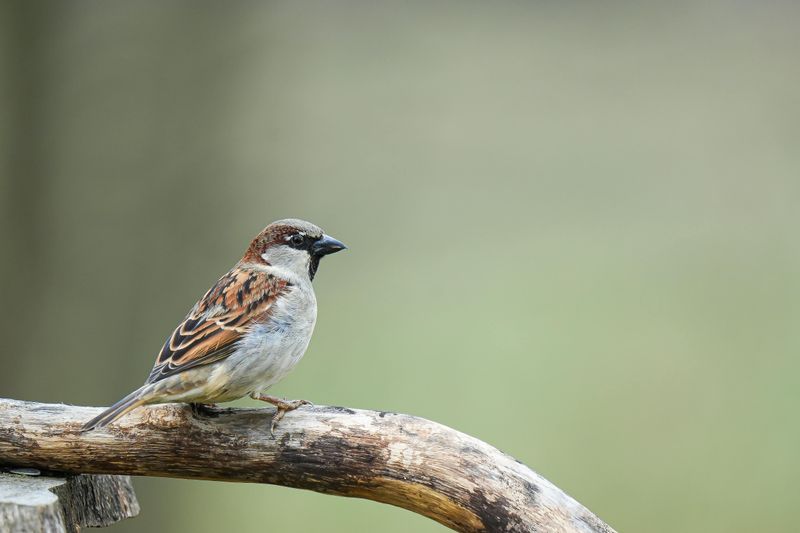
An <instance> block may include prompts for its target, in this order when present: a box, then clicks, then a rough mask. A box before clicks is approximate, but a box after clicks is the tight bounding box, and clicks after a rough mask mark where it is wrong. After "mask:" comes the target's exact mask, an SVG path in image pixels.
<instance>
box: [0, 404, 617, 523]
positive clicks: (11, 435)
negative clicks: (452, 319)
mask: <svg viewBox="0 0 800 533" xmlns="http://www.w3.org/2000/svg"><path fill="white" fill-rule="evenodd" d="M99 411H100V410H99V409H98V408H94V407H75V406H68V405H51V404H37V403H29V402H20V401H15V400H3V399H0V464H5V465H17V466H24V467H33V468H40V469H48V470H55V471H60V472H70V473H98V474H99V473H104V474H129V475H141V476H167V477H181V478H191V479H212V480H221V481H244V482H256V483H271V484H275V485H285V486H289V487H296V488H303V489H309V490H314V491H317V492H322V493H326V494H336V495H339V496H353V497H359V498H367V499H370V500H376V501H379V502H384V503H390V504H393V505H397V506H400V507H404V508H406V509H409V510H411V511H414V512H416V513H419V514H422V515H425V516H428V517H430V518H432V519H434V520H436V521H438V522H440V523H442V524H444V525H446V526H448V527H451V528H453V529H456V530H459V531H548V532H551V531H552V532H562V531H563V532H578V531H580V532H612V531H613V530H612V529H611V528H610V527H609V526H607V525H606V524H604V523H603V522H602V521H601V520H600V519H599V518H597V517H596V516H595V515H593V514H592V513H591V512H590V511H589V510H587V509H586V508H585V507H583V506H582V505H581V504H579V503H578V502H576V501H575V500H573V499H572V498H571V497H569V496H568V495H566V494H565V493H564V492H562V491H561V490H560V489H559V488H558V487H556V486H555V485H553V484H552V483H550V482H549V481H547V480H546V479H544V478H543V477H541V476H540V475H538V474H537V473H535V472H533V471H532V470H530V469H529V468H527V467H526V466H525V465H523V464H522V463H520V462H518V461H516V460H514V459H513V458H512V457H510V456H508V455H506V454H504V453H502V452H500V451H499V450H497V449H496V448H493V447H492V446H489V445H488V444H486V443H484V442H482V441H480V440H478V439H475V438H473V437H470V436H468V435H465V434H463V433H460V432H458V431H455V430H453V429H450V428H448V427H445V426H442V425H441V424H437V423H435V422H431V421H429V420H425V419H422V418H418V417H414V416H409V415H403V414H396V413H386V412H377V411H364V410H357V409H347V408H342V407H324V406H315V407H312V406H307V407H302V408H300V409H298V410H296V411H293V412H291V413H289V414H288V415H287V416H286V418H284V419H283V420H282V421H281V422H280V423H279V424H278V427H277V429H276V431H275V438H272V437H270V433H269V423H270V417H271V416H272V414H273V413H274V410H273V409H271V408H267V409H215V410H213V411H210V412H209V413H205V414H202V415H195V414H193V413H192V412H191V410H190V409H189V408H188V407H187V406H178V405H166V406H156V407H147V408H140V409H136V410H134V411H133V412H131V413H130V414H129V415H127V416H125V417H123V418H122V419H120V420H119V421H118V422H116V423H114V424H112V425H111V426H109V427H107V428H105V429H103V430H96V431H92V432H89V433H84V434H81V433H80V432H79V431H78V429H79V428H80V426H81V424H82V423H83V422H85V421H86V420H88V419H90V418H91V417H93V416H94V415H96V414H98V412H99Z"/></svg>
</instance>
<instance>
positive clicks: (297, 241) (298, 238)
mask: <svg viewBox="0 0 800 533" xmlns="http://www.w3.org/2000/svg"><path fill="white" fill-rule="evenodd" d="M291 243H292V244H293V245H295V246H300V245H301V244H303V236H302V235H292V238H291Z"/></svg>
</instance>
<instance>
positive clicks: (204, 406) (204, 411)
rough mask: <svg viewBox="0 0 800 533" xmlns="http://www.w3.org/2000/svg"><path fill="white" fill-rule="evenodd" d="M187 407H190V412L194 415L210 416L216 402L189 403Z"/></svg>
mask: <svg viewBox="0 0 800 533" xmlns="http://www.w3.org/2000/svg"><path fill="white" fill-rule="evenodd" d="M189 407H191V408H192V414H193V415H194V416H211V415H213V414H216V413H214V409H216V407H217V406H216V404H213V403H190V404H189Z"/></svg>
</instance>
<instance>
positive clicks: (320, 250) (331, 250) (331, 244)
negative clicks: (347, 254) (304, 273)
mask: <svg viewBox="0 0 800 533" xmlns="http://www.w3.org/2000/svg"><path fill="white" fill-rule="evenodd" d="M345 248H347V246H345V245H344V244H343V243H342V242H340V241H337V240H336V239H334V238H333V237H331V236H330V235H325V234H323V235H322V238H321V239H320V240H318V241H317V242H315V243H314V244H313V245H312V246H311V253H312V254H314V255H315V256H317V257H322V256H323V255H328V254H335V253H336V252H339V251H341V250H344V249H345Z"/></svg>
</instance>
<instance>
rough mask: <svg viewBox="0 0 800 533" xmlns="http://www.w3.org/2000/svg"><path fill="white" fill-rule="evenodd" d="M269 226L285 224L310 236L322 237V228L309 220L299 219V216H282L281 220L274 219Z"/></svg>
mask: <svg viewBox="0 0 800 533" xmlns="http://www.w3.org/2000/svg"><path fill="white" fill-rule="evenodd" d="M270 226H287V227H291V228H295V229H297V230H298V231H301V232H303V233H305V234H306V235H308V236H309V237H312V238H315V239H316V238H319V237H322V229H321V228H320V227H319V226H316V225H314V224H312V223H311V222H307V221H305V220H300V219H299V218H284V219H282V220H276V221H275V222H273V223H272V224H270Z"/></svg>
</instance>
